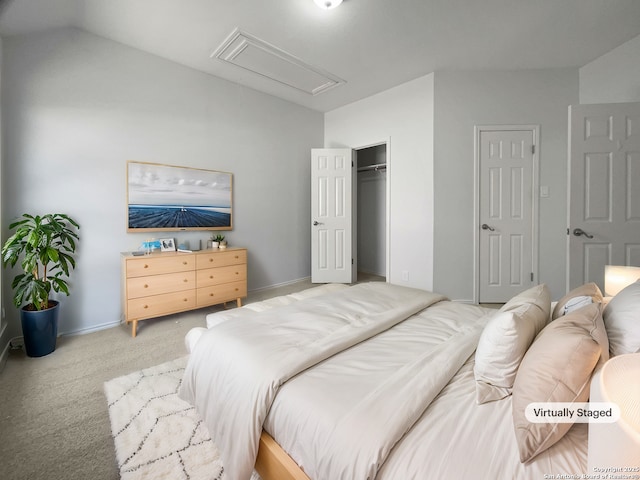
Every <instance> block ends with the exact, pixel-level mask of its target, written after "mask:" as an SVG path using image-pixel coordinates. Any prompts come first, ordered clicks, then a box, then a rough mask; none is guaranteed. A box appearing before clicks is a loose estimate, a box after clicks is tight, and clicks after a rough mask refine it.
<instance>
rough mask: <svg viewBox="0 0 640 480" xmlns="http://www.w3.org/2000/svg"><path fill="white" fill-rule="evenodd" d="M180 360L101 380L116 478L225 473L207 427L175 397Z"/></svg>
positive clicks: (196, 477) (195, 479) (219, 479)
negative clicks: (111, 438) (114, 455)
mask: <svg viewBox="0 0 640 480" xmlns="http://www.w3.org/2000/svg"><path fill="white" fill-rule="evenodd" d="M186 364H187V357H182V358H179V359H177V360H174V361H171V362H167V363H163V364H162V365H157V366H155V367H151V368H147V369H145V370H141V371H139V372H134V373H131V374H129V375H125V376H123V377H119V378H115V379H113V380H109V381H108V382H105V384H104V391H105V395H106V397H107V402H108V405H109V418H110V421H111V433H112V435H113V441H114V444H115V449H116V459H117V461H118V468H119V469H120V478H121V479H123V480H134V479H135V480H139V479H147V478H148V479H154V480H156V479H166V480H169V479H170V480H180V479H185V480H187V479H189V480H200V479H207V480H213V479H216V480H223V479H224V478H225V475H224V468H223V466H222V463H221V461H220V457H219V454H218V449H217V447H216V445H215V444H214V443H213V441H212V440H211V438H210V437H209V432H208V431H207V428H206V427H205V425H204V423H203V422H202V420H201V419H200V417H199V416H198V415H197V413H196V411H195V409H194V408H193V407H191V406H190V405H189V404H188V403H186V402H184V401H183V400H181V399H180V398H178V395H177V393H178V388H179V387H180V383H181V382H182V375H183V373H184V368H185V366H186ZM259 478H260V477H259V476H258V475H257V474H256V473H255V472H254V475H253V477H252V480H255V479H259Z"/></svg>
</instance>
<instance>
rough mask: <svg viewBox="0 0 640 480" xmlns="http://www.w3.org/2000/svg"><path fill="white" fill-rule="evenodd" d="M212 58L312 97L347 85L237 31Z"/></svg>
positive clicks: (333, 76) (282, 51) (257, 39)
mask: <svg viewBox="0 0 640 480" xmlns="http://www.w3.org/2000/svg"><path fill="white" fill-rule="evenodd" d="M211 58H218V59H220V60H222V61H225V62H228V63H231V64H233V65H236V66H238V67H241V68H244V69H246V70H249V71H251V72H254V73H257V74H258V75H262V76H263V77H266V78H269V79H271V80H274V81H276V82H279V83H282V84H284V85H287V86H289V87H292V88H295V89H297V90H300V91H303V92H305V93H307V94H309V95H318V94H320V93H323V92H326V91H327V90H329V89H331V88H334V87H337V86H338V85H342V84H343V83H345V81H344V80H342V79H340V78H338V77H336V76H335V75H332V74H330V73H328V72H325V71H323V70H321V69H319V68H316V67H312V66H311V65H308V64H307V63H305V62H303V61H302V60H300V59H299V58H297V57H294V56H293V55H290V54H288V53H287V52H285V51H284V50H281V49H279V48H277V47H275V46H273V45H271V44H269V43H267V42H265V41H263V40H260V39H259V38H257V37H254V36H252V35H249V34H247V33H244V32H242V31H240V30H239V29H237V28H236V29H235V30H234V31H233V32H232V33H231V35H229V37H227V39H226V40H225V41H224V42H223V43H222V45H220V46H219V47H218V48H217V49H216V50H215V51H214V52H213V53H212V54H211Z"/></svg>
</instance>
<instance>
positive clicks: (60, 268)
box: [2, 213, 80, 357]
mask: <svg viewBox="0 0 640 480" xmlns="http://www.w3.org/2000/svg"><path fill="white" fill-rule="evenodd" d="M79 228H80V226H79V225H78V224H77V223H76V221H75V220H73V219H72V218H71V217H69V216H68V215H64V214H61V213H49V214H46V215H43V216H39V215H36V216H33V215H29V214H26V213H25V214H23V215H22V217H20V218H19V219H18V220H16V221H15V222H13V223H12V224H11V225H9V230H14V229H15V233H13V235H11V236H10V237H9V239H7V241H6V242H5V244H4V245H3V247H2V264H3V266H4V267H7V266H11V267H13V266H15V265H16V263H18V260H20V267H21V270H22V273H20V274H19V275H16V277H15V278H14V279H13V282H12V284H11V287H12V288H13V290H14V294H13V303H14V305H15V306H16V307H17V308H20V320H21V323H22V334H23V336H24V345H25V349H26V352H27V355H28V356H30V357H42V356H44V355H48V354H49V353H51V352H53V351H54V350H55V347H56V337H57V335H58V309H59V303H58V302H57V301H55V300H51V299H50V298H49V295H50V293H51V291H52V290H53V291H54V292H63V293H65V294H66V295H69V284H68V283H67V280H66V278H68V277H69V273H70V271H71V270H72V269H73V268H75V266H76V262H75V260H74V258H73V254H74V253H75V250H76V240H78V239H79V237H78V234H77V232H76V231H77V229H79Z"/></svg>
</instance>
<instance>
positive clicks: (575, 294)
mask: <svg viewBox="0 0 640 480" xmlns="http://www.w3.org/2000/svg"><path fill="white" fill-rule="evenodd" d="M586 297H589V298H591V302H589V301H588V300H587V298H586ZM602 300H603V299H602V292H601V291H600V287H598V285H596V284H595V283H594V282H590V283H585V284H584V285H580V286H579V287H577V288H574V289H573V290H571V291H570V292H569V293H567V294H566V295H565V296H564V297H562V298H561V299H560V300H558V303H557V304H556V306H555V308H554V309H553V312H552V314H551V318H553V320H555V319H556V318H558V317H560V316H562V315H566V314H567V313H569V312H571V311H573V310H576V309H577V308H580V306H582V307H584V306H586V305H588V304H589V303H601V302H602ZM576 302H579V303H580V306H577V305H576ZM572 307H577V308H572Z"/></svg>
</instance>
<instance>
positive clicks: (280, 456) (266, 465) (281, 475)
mask: <svg viewBox="0 0 640 480" xmlns="http://www.w3.org/2000/svg"><path fill="white" fill-rule="evenodd" d="M255 469H256V471H257V472H258V473H259V474H260V476H261V477H262V480H311V479H310V478H309V477H308V476H307V475H306V474H305V473H304V472H303V471H302V469H301V468H300V467H299V466H298V464H297V463H296V462H294V461H293V459H292V458H291V457H290V456H289V455H288V454H287V452H285V451H284V450H283V449H282V447H281V446H280V445H278V443H277V442H276V441H275V440H274V439H273V437H271V435H269V434H268V433H267V432H265V431H264V430H263V431H262V435H261V436H260V443H259V446H258V458H256V465H255Z"/></svg>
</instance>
